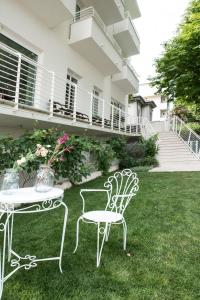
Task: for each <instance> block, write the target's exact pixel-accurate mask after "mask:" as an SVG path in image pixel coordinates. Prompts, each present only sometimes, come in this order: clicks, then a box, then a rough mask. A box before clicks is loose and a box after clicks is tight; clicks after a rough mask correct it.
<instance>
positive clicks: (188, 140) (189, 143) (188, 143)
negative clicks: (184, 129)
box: [188, 131, 191, 148]
mask: <svg viewBox="0 0 200 300" xmlns="http://www.w3.org/2000/svg"><path fill="white" fill-rule="evenodd" d="M190 139H191V131H190V133H189V137H188V145H189V147H190ZM190 148H191V147H190Z"/></svg>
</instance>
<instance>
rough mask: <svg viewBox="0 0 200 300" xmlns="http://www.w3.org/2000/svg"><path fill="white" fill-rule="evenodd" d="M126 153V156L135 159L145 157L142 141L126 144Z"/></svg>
mask: <svg viewBox="0 0 200 300" xmlns="http://www.w3.org/2000/svg"><path fill="white" fill-rule="evenodd" d="M126 151H127V153H128V155H130V156H131V157H133V158H135V159H139V158H143V157H145V145H144V144H143V143H142V141H139V142H135V143H130V144H127V145H126Z"/></svg>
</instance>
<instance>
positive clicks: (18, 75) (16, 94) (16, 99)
mask: <svg viewBox="0 0 200 300" xmlns="http://www.w3.org/2000/svg"><path fill="white" fill-rule="evenodd" d="M21 62H22V55H21V53H18V65H17V79H16V89H15V108H16V109H18V106H19V88H20V74H21Z"/></svg>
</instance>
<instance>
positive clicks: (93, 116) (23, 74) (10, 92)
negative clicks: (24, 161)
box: [0, 43, 141, 135]
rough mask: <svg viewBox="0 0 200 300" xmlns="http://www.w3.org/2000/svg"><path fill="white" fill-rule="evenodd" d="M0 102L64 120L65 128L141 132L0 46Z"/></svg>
mask: <svg viewBox="0 0 200 300" xmlns="http://www.w3.org/2000/svg"><path fill="white" fill-rule="evenodd" d="M0 103H1V105H4V107H5V105H6V107H8V106H11V107H14V108H15V110H20V109H21V111H23V112H24V111H26V110H28V111H36V112H39V113H45V114H47V115H49V117H52V119H51V121H53V118H54V117H56V118H60V123H61V124H63V120H64V121H65V120H68V122H67V123H66V125H67V124H68V125H72V126H73V124H74V123H75V122H79V123H80V122H82V124H83V123H85V125H87V126H85V127H87V128H90V127H95V128H97V126H98V127H101V128H104V129H106V130H107V129H109V130H110V131H118V132H120V133H127V134H131V135H133V134H140V133H141V128H140V123H138V122H136V123H135V122H134V120H133V119H132V117H131V116H130V115H128V114H127V113H126V112H125V111H123V110H122V109H120V108H118V107H116V106H114V105H111V104H109V101H105V100H104V99H102V98H100V97H97V96H96V95H94V94H93V93H91V92H88V91H87V90H84V89H82V88H81V87H80V86H79V85H77V84H75V83H73V82H71V81H69V80H67V79H64V78H62V77H60V76H58V75H57V74H55V73H54V72H53V71H50V70H48V69H46V68H44V67H43V66H42V65H40V64H38V63H36V62H34V61H32V60H30V59H29V58H27V57H26V56H24V55H22V54H21V53H18V52H16V51H13V50H12V49H11V48H9V47H7V46H5V45H4V44H2V43H0ZM11 112H13V109H12V110H11ZM61 120H62V121H61ZM70 120H71V122H69V121H70ZM57 123H59V122H58V121H57ZM64 124H65V122H64ZM80 126H81V125H80ZM83 127H84V126H83ZM85 127H84V128H85Z"/></svg>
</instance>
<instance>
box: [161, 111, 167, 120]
mask: <svg viewBox="0 0 200 300" xmlns="http://www.w3.org/2000/svg"><path fill="white" fill-rule="evenodd" d="M166 115H167V110H166V109H163V110H161V111H160V117H161V118H165V117H166Z"/></svg>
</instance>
